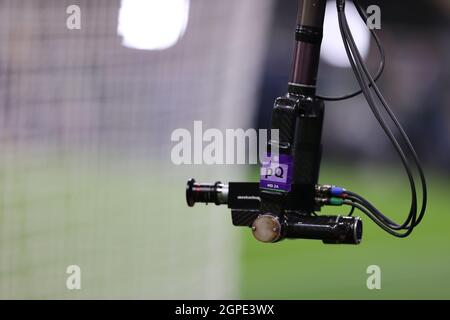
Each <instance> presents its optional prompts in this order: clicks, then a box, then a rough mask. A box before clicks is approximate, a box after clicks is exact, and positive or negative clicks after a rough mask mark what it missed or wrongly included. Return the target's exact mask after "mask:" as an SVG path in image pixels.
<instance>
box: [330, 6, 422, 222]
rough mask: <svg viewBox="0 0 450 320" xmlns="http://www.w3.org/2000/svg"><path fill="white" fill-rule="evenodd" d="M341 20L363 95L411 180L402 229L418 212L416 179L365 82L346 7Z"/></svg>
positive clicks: (346, 43) (345, 40) (343, 34)
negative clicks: (405, 217)
mask: <svg viewBox="0 0 450 320" xmlns="http://www.w3.org/2000/svg"><path fill="white" fill-rule="evenodd" d="M338 2H339V0H338ZM340 2H341V3H345V1H340ZM339 20H340V27H341V28H342V29H341V32H342V36H343V40H344V45H345V47H346V50H347V54H348V55H349V60H350V62H351V64H352V68H353V69H354V72H355V75H356V78H357V80H358V82H359V83H360V85H361V88H362V89H363V93H364V95H365V97H366V100H367V102H368V104H369V106H370V108H371V109H372V112H373V113H374V115H375V118H376V119H377V120H378V122H379V124H380V125H381V127H382V128H383V130H384V131H385V133H386V135H387V136H388V138H389V139H390V141H391V143H392V144H393V145H394V147H395V149H396V151H397V153H398V154H399V156H400V158H401V160H402V163H403V166H404V167H405V170H406V172H407V175H408V178H409V182H410V187H411V195H412V201H411V209H410V214H409V215H408V219H407V220H406V221H405V223H404V224H403V225H402V227H404V226H406V225H407V224H408V223H409V221H410V220H411V219H414V220H415V216H416V212H417V195H416V188H415V181H414V177H413V175H412V172H411V169H410V166H409V163H408V161H407V158H406V156H405V154H404V151H403V149H402V148H401V147H400V145H399V143H398V141H397V140H396V138H395V137H394V135H393V133H392V131H391V129H390V128H389V127H388V126H387V124H386V122H385V121H384V119H383V118H382V116H381V114H380V112H379V110H378V108H377V106H376V104H375V102H374V100H373V96H372V92H371V91H370V89H369V87H368V84H367V82H365V80H364V72H363V66H362V64H363V62H362V58H361V55H360V53H359V51H358V49H357V47H356V44H355V43H354V40H353V36H352V34H351V32H350V30H349V27H348V24H347V23H346V22H347V21H346V17H345V13H344V6H343V7H342V9H340V10H339Z"/></svg>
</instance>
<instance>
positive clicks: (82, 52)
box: [0, 0, 271, 299]
mask: <svg viewBox="0 0 450 320" xmlns="http://www.w3.org/2000/svg"><path fill="white" fill-rule="evenodd" d="M125 1H126V0H125ZM128 1H133V0H128ZM142 1H144V0H142ZM70 5H78V6H79V7H80V9H81V29H80V30H69V29H67V27H66V20H67V18H68V14H67V13H66V9H67V7H68V6H70ZM120 6H121V2H120V1H117V0H115V1H112V0H97V1H87V0H85V1H59V0H40V1H30V0H3V1H1V2H0V42H1V43H2V45H1V46H0V298H3V299H4V298H232V297H237V294H238V293H237V282H238V276H239V273H238V265H237V260H236V259H235V258H236V257H237V256H238V255H239V243H238V241H237V235H238V233H237V232H238V231H236V230H235V229H233V228H231V227H230V217H229V216H228V212H227V210H226V209H220V210H219V209H217V208H213V207H209V208H197V210H193V211H189V210H188V209H187V208H186V206H185V203H184V183H185V181H186V180H187V178H189V177H191V176H198V177H199V178H200V180H201V179H202V178H203V180H211V179H214V178H216V177H217V178H222V177H223V178H227V177H230V178H233V177H238V176H239V175H240V174H241V173H242V169H235V168H233V167H228V168H226V169H224V168H223V167H221V169H220V171H219V170H218V168H215V167H199V166H182V167H176V166H174V165H172V164H171V161H170V150H171V147H172V146H173V145H172V143H171V141H170V135H171V132H172V131H173V130H174V129H176V128H187V129H189V130H192V126H193V121H194V120H203V123H204V126H205V127H215V128H246V127H249V126H250V124H251V121H252V119H253V116H252V114H253V112H254V111H255V96H256V91H257V88H258V82H257V80H258V78H259V77H260V74H259V71H260V69H261V61H262V59H263V57H262V55H263V53H262V52H263V51H264V50H263V49H264V47H265V45H266V44H265V40H264V33H265V30H266V29H267V26H268V22H269V19H270V13H271V1H268V0H266V1H260V0H246V1H239V0H228V1H208V0H193V1H191V4H190V13H189V22H188V28H187V31H186V33H185V35H184V37H183V38H182V39H181V40H180V41H179V42H178V43H177V44H176V45H175V46H174V47H172V48H170V49H167V50H161V51H144V50H135V49H130V48H126V47H124V46H122V39H121V37H120V36H118V35H117V19H118V12H119V8H120ZM149 32H151V30H149ZM237 114H238V115H239V116H238V117H237V116H236V115H237ZM239 179H242V176H240V177H239ZM213 211H214V212H213ZM69 265H78V266H80V268H81V287H82V289H81V290H68V289H67V288H66V279H67V277H68V274H66V268H67V266H69Z"/></svg>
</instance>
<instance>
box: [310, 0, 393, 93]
mask: <svg viewBox="0 0 450 320" xmlns="http://www.w3.org/2000/svg"><path fill="white" fill-rule="evenodd" d="M353 2H354V4H355V7H356V9H357V10H358V13H359V15H360V16H361V19H362V20H363V21H364V23H366V24H367V14H366V12H364V10H363V9H362V7H361V5H360V4H359V3H357V2H356V1H355V0H353ZM370 33H371V35H372V38H373V39H374V40H375V43H376V45H377V48H378V52H379V55H380V64H379V67H378V71H377V73H376V75H375V77H374V80H375V82H376V81H378V79H379V78H380V77H381V75H382V74H383V71H384V68H385V65H386V54H385V51H384V48H383V45H382V44H381V41H380V38H379V37H378V35H377V34H376V32H375V31H374V30H370ZM361 93H362V89H359V90H358V91H355V92H353V93H349V94H345V95H342V96H337V97H329V96H321V95H316V97H317V98H319V99H322V100H324V101H341V100H347V99H351V98H354V97H356V96H358V95H360V94H361Z"/></svg>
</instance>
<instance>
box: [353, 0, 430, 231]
mask: <svg viewBox="0 0 450 320" xmlns="http://www.w3.org/2000/svg"><path fill="white" fill-rule="evenodd" d="M353 1H354V2H355V1H356V0H353ZM344 2H345V1H344ZM345 20H346V19H345ZM344 24H345V25H344V27H345V28H346V29H347V30H348V33H349V39H350V40H351V42H352V44H353V46H354V47H355V49H356V50H357V48H356V44H355V42H354V40H353V37H352V35H351V32H350V29H349V27H348V24H347V22H346V21H345V22H344ZM358 54H359V52H358ZM360 59H361V58H360ZM361 61H362V59H361ZM361 66H362V68H363V70H364V73H365V74H366V76H367V79H368V80H369V82H370V84H371V85H372V89H373V90H374V91H375V93H376V95H377V97H378V98H379V100H380V101H381V103H382V105H383V107H384V109H385V110H386V112H387V113H388V115H389V117H390V118H391V120H392V121H393V122H394V124H395V127H396V128H397V130H398V131H399V132H400V135H401V137H402V139H403V141H404V142H405V144H406V145H407V147H408V151H409V152H410V154H411V155H412V158H413V161H414V163H415V166H416V168H417V170H418V173H419V175H420V182H421V185H422V195H423V198H422V207H421V210H420V213H419V218H418V219H417V221H416V222H415V225H417V224H418V223H420V221H421V220H422V218H423V215H424V214H425V210H426V202H427V188H426V180H425V175H424V173H423V169H422V167H421V165H420V161H419V159H418V156H417V153H416V151H415V150H414V147H413V145H412V143H411V141H410V139H409V137H408V135H407V134H406V133H405V131H404V129H403V127H402V125H401V124H400V122H399V121H398V119H397V117H396V116H395V114H394V113H393V112H392V110H391V109H390V107H389V105H388V103H387V102H386V100H385V98H384V97H383V95H382V93H381V92H380V90H379V88H378V86H377V85H376V83H375V81H374V79H373V78H372V77H371V74H370V72H369V71H368V69H367V67H366V66H365V64H364V63H363V62H362V63H361Z"/></svg>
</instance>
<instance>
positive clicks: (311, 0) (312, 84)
mask: <svg viewBox="0 0 450 320" xmlns="http://www.w3.org/2000/svg"><path fill="white" fill-rule="evenodd" d="M325 6H326V0H299V6H298V15H297V28H296V31H295V46H294V55H293V63H292V75H291V80H290V82H289V92H290V93H294V94H305V95H315V91H316V82H317V71H318V68H319V60H320V46H321V43H322V37H323V22H324V16H325Z"/></svg>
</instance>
